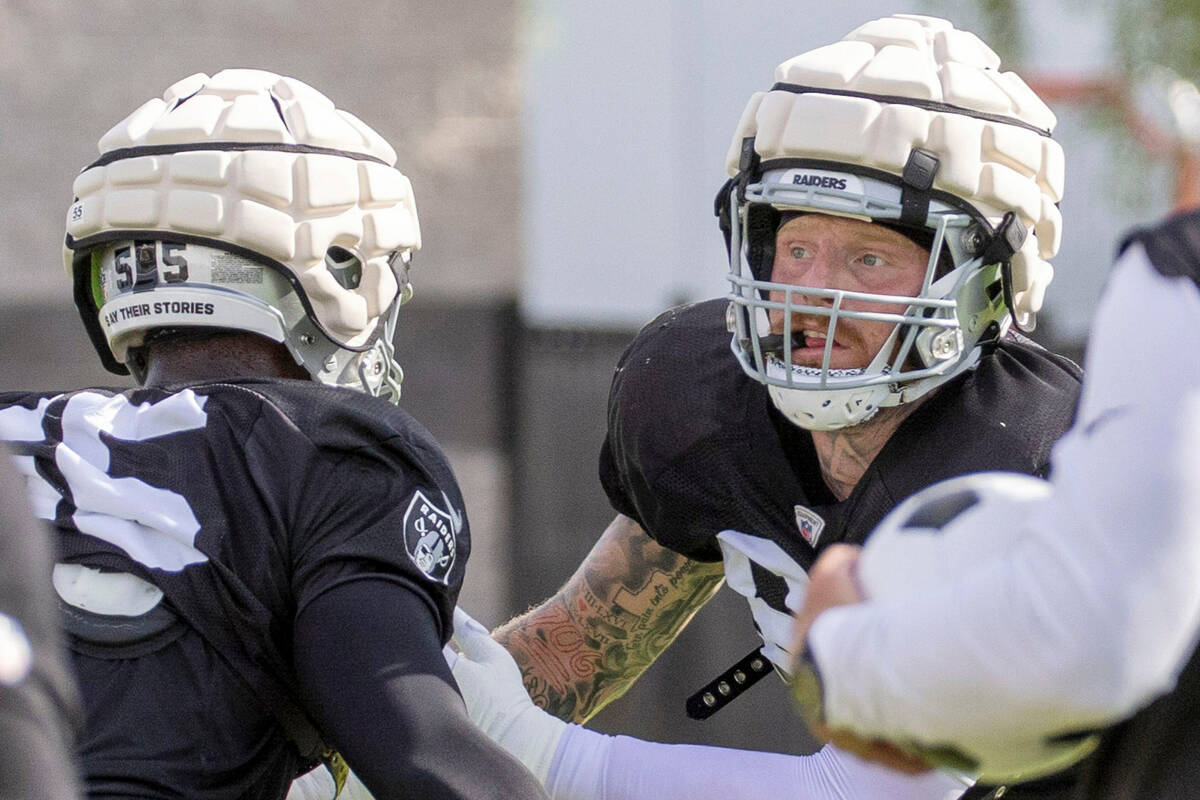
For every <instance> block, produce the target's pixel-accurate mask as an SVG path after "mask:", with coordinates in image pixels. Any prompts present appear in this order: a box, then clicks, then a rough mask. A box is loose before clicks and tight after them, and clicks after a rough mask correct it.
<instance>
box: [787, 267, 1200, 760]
mask: <svg viewBox="0 0 1200 800" xmlns="http://www.w3.org/2000/svg"><path fill="white" fill-rule="evenodd" d="M1052 486H1053V492H1052V495H1051V497H1050V499H1049V500H1048V501H1047V502H1046V503H1045V504H1044V505H1043V506H1042V507H1041V508H1040V509H1039V510H1038V511H1037V512H1036V513H1035V514H1034V516H1033V517H1032V519H1031V520H1030V521H1029V522H1028V523H1027V525H1026V526H1025V529H1024V530H1020V531H1005V530H1004V525H1005V521H1004V520H997V535H1000V536H1005V535H1008V536H1011V538H1012V540H1013V546H1012V548H1011V549H1010V550H1008V551H1005V552H1004V553H1003V554H1002V555H1000V556H998V557H994V558H992V559H989V560H987V561H986V562H981V563H979V564H977V565H976V566H975V568H974V569H973V570H971V571H969V572H967V573H963V574H961V575H959V576H956V578H955V580H954V581H953V582H952V583H944V584H942V585H938V586H919V587H914V588H913V589H912V591H911V592H909V593H908V594H905V595H901V596H894V597H893V596H890V597H889V598H888V599H887V601H886V602H868V603H864V604H861V605H856V606H845V607H840V608H835V609H831V610H829V611H827V612H826V613H824V614H822V615H821V616H820V617H818V619H817V621H816V623H815V624H814V625H813V627H812V629H811V631H810V633H809V639H808V644H809V647H810V650H811V652H812V655H813V658H814V661H815V663H816V664H817V666H818V669H819V671H820V673H821V677H822V682H823V686H824V700H825V713H826V719H827V721H828V722H829V723H830V724H831V725H833V726H835V727H845V728H849V729H851V730H854V731H857V732H859V733H860V734H864V735H868V736H879V737H883V738H887V739H891V740H895V741H905V740H910V741H911V740H915V741H921V742H926V743H944V742H963V741H967V740H968V739H974V740H977V741H978V740H979V739H980V737H983V738H990V737H995V738H997V739H1000V738H1003V737H1007V736H1021V735H1024V736H1028V735H1029V734H1031V733H1041V732H1044V733H1059V732H1064V731H1069V730H1080V729H1086V728H1089V727H1094V726H1097V725H1101V724H1105V723H1107V722H1111V721H1113V720H1115V719H1119V718H1121V717H1123V716H1125V715H1127V714H1128V713H1130V712H1131V711H1133V710H1135V709H1136V708H1138V707H1139V706H1140V705H1142V704H1144V703H1145V702H1147V701H1148V700H1150V699H1152V698H1153V697H1155V696H1157V695H1158V694H1161V693H1163V692H1165V691H1168V690H1169V689H1170V688H1171V687H1172V686H1173V684H1174V680H1175V678H1176V676H1177V675H1178V672H1179V670H1180V669H1181V668H1182V666H1183V665H1184V663H1185V662H1186V659H1187V657H1188V656H1189V655H1190V654H1191V652H1192V650H1193V649H1194V647H1195V635H1196V631H1197V629H1198V628H1200V580H1197V579H1196V576H1197V575H1200V535H1198V534H1200V522H1198V521H1200V293H1198V292H1197V288H1196V286H1195V284H1193V283H1192V282H1191V281H1190V280H1188V279H1184V278H1166V277H1163V276H1161V275H1160V274H1159V273H1157V272H1156V271H1155V270H1154V269H1153V266H1152V265H1151V264H1150V263H1149V261H1148V259H1147V257H1146V254H1145V251H1144V250H1143V249H1142V248H1141V246H1140V245H1137V246H1134V247H1131V248H1129V250H1127V251H1126V254H1125V255H1124V257H1123V258H1122V259H1121V260H1120V261H1118V263H1117V266H1116V268H1115V270H1114V274H1113V277H1112V279H1111V281H1110V284H1109V287H1108V289H1107V290H1106V293H1105V296H1104V299H1103V300H1102V301H1101V304H1100V307H1099V309H1098V313H1097V316H1096V319H1095V321H1094V323H1093V329H1092V338H1091V341H1090V344H1089V353H1088V371H1087V375H1086V378H1085V391H1084V396H1083V400H1082V403H1081V408H1080V412H1079V415H1078V419H1077V423H1076V425H1075V427H1074V428H1072V430H1071V431H1070V432H1069V433H1068V434H1067V435H1066V436H1065V437H1064V438H1063V440H1062V441H1061V442H1060V443H1059V444H1058V446H1057V447H1056V448H1055V451H1054V455H1053V477H1052ZM947 536H949V534H947ZM868 547H869V544H868Z"/></svg>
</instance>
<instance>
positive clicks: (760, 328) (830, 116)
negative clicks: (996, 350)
mask: <svg viewBox="0 0 1200 800" xmlns="http://www.w3.org/2000/svg"><path fill="white" fill-rule="evenodd" d="M999 66H1000V60H999V58H998V57H997V56H996V54H995V53H993V52H992V50H991V49H990V48H988V47H987V45H985V44H984V43H983V42H982V41H980V40H979V39H978V38H977V37H976V36H975V35H974V34H972V33H969V32H967V31H961V30H956V29H955V28H954V27H953V26H952V25H951V24H950V23H949V22H947V21H946V20H942V19H936V18H933V17H924V16H916V15H909V14H898V15H895V16H892V17H887V18H884V19H877V20H874V21H872V22H868V23H866V24H865V25H862V26H860V27H859V28H857V29H856V30H854V31H852V32H851V33H850V34H849V35H847V36H846V38H845V39H843V40H842V41H840V42H836V43H834V44H831V45H828V46H826V47H821V48H818V49H816V50H812V51H809V52H807V53H803V54H801V55H799V56H796V57H795V58H792V59H790V60H788V61H785V62H784V63H782V64H780V65H779V67H778V68H777V69H776V72H775V79H776V83H775V85H774V87H772V89H771V90H770V91H768V92H759V93H757V94H755V95H754V96H753V97H752V98H751V99H750V102H749V104H748V105H747V107H746V110H745V112H744V113H743V115H742V119H741V121H740V122H739V124H738V128H737V131H736V132H735V134H734V137H733V142H732V144H731V147H730V152H729V156H728V159H727V169H728V172H729V174H730V175H731V176H732V178H731V180H730V181H729V182H728V183H726V185H725V186H724V187H723V188H722V190H721V192H720V193H719V194H718V197H717V214H718V216H719V217H720V218H721V223H722V228H723V229H724V230H725V233H726V235H727V237H728V241H729V245H730V248H729V250H730V283H731V285H732V291H731V295H730V299H731V300H732V304H731V307H730V319H729V323H730V329H731V331H732V333H733V342H732V346H733V350H734V353H735V354H736V355H737V357H738V359H739V361H740V362H741V363H742V366H743V368H744V369H745V370H746V371H747V373H749V374H750V375H751V376H752V377H754V378H756V379H757V380H760V381H762V382H763V383H765V384H767V385H768V387H769V389H770V393H771V397H772V399H773V401H774V402H775V404H776V406H778V407H779V409H780V410H781V411H783V412H784V413H785V414H786V415H787V416H788V418H789V419H791V420H792V421H793V422H794V423H796V424H797V425H800V426H802V427H805V428H809V429H813V430H832V429H836V428H841V427H844V426H846V425H854V424H857V423H859V422H863V421H865V420H867V419H869V418H870V417H871V416H872V415H874V414H875V413H876V412H877V411H878V409H879V408H880V407H881V406H890V405H898V404H900V403H904V402H907V401H910V400H914V399H916V398H918V397H920V396H921V395H923V394H924V393H926V392H927V391H929V390H930V389H932V388H934V387H935V386H937V385H938V384H940V383H943V382H945V381H946V380H948V379H950V378H951V377H953V376H955V375H957V374H960V373H961V372H962V371H963V370H965V369H967V368H969V367H970V365H971V364H973V363H974V362H975V361H976V360H977V359H978V357H979V355H980V345H981V344H984V343H986V342H988V341H991V340H993V339H995V338H996V337H997V336H999V335H1000V334H1002V333H1003V332H1004V331H1006V330H1007V329H1008V327H1009V326H1010V325H1012V324H1013V323H1014V322H1015V324H1016V327H1017V328H1019V329H1022V330H1029V329H1031V328H1032V327H1033V325H1034V320H1035V314H1036V312H1037V311H1038V310H1039V309H1040V308H1041V305H1042V300H1043V296H1044V293H1045V290H1046V286H1047V285H1048V284H1049V283H1050V279H1051V277H1052V275H1053V270H1052V269H1051V266H1050V264H1049V263H1048V259H1050V258H1051V257H1053V256H1054V254H1055V253H1056V252H1057V251H1058V246H1059V242H1060V238H1061V226H1062V217H1061V215H1060V214H1059V211H1058V206H1057V203H1058V202H1059V200H1060V198H1061V196H1062V190H1063V153H1062V149H1061V147H1060V146H1059V145H1058V143H1057V142H1055V141H1054V140H1053V139H1051V138H1050V133H1051V130H1052V129H1053V127H1054V124H1055V118H1054V115H1053V114H1052V113H1051V112H1050V110H1049V109H1048V108H1047V107H1046V106H1045V104H1043V103H1042V102H1041V100H1040V99H1038V97H1037V96H1036V95H1035V94H1034V93H1033V91H1032V90H1030V89H1029V87H1028V86H1026V85H1025V83H1024V82H1023V81H1022V80H1021V79H1020V78H1019V77H1018V76H1017V75H1015V74H1014V73H1012V72H1001V71H1000V70H999ZM784 211H808V212H814V213H824V214H836V215H843V216H849V217H852V218H855V219H860V220H867V221H872V222H882V223H885V224H888V225H892V226H899V227H900V228H901V229H908V230H914V231H925V235H926V236H927V238H928V240H929V241H930V242H931V247H930V256H929V263H928V265H927V269H926V275H925V280H924V284H923V289H922V291H921V293H920V295H919V296H915V297H895V296H878V295H867V294H864V293H860V292H851V291H841V290H837V289H830V288H829V287H797V286H791V285H787V284H774V283H771V281H770V278H771V267H772V261H773V251H774V237H775V232H776V228H777V227H778V223H779V220H780V213H781V212H784ZM772 291H774V292H777V293H782V294H784V295H785V298H786V299H785V300H784V301H783V302H782V303H781V302H774V303H772V302H771V301H769V300H768V295H769V293H770V292H772ZM846 301H851V303H852V305H853V306H854V309H855V310H850V309H847V308H845V307H843V304H844V303H845V302H846ZM872 304H874V305H876V306H878V308H879V310H878V311H863V310H861V308H862V307H864V306H866V307H872ZM885 306H886V307H891V309H894V308H895V307H897V306H899V307H901V308H906V310H905V311H903V313H899V314H898V313H894V312H893V311H891V310H890V309H889V308H886V307H885ZM771 309H773V310H776V311H780V310H782V311H783V313H784V315H785V319H787V320H790V319H791V318H792V315H794V314H796V315H806V316H807V317H810V318H811V317H813V316H816V317H821V318H824V319H827V320H828V323H827V325H828V327H827V331H826V333H827V335H826V342H827V345H826V350H825V358H824V363H823V365H822V366H821V367H820V368H816V367H801V366H799V365H795V364H793V363H792V357H791V347H792V343H791V338H790V331H789V335H785V336H783V337H779V336H775V337H770V331H769V325H768V320H767V312H768V310H771ZM845 319H859V320H874V321H885V322H894V323H896V326H895V329H894V331H893V333H892V336H891V338H890V339H889V340H888V341H887V342H886V343H885V344H884V346H883V347H882V348H881V350H880V351H879V352H878V354H877V355H876V356H875V358H874V360H873V361H872V362H871V363H870V364H869V365H868V366H866V367H865V368H861V369H842V370H835V369H831V368H830V367H829V358H830V352H831V347H832V343H833V341H834V329H835V328H836V326H837V324H838V321H839V320H845ZM789 329H790V323H789ZM779 339H781V340H782V343H779V342H777V341H776V340H779Z"/></svg>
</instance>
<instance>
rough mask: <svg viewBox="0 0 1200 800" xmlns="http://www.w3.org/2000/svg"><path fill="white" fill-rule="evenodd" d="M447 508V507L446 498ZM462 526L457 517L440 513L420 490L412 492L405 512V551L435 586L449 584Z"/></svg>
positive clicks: (448, 513) (447, 513)
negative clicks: (433, 581)
mask: <svg viewBox="0 0 1200 800" xmlns="http://www.w3.org/2000/svg"><path fill="white" fill-rule="evenodd" d="M446 505H447V507H449V506H450V503H449V499H447V501H446ZM452 510H453V509H452ZM461 526H462V517H461V516H460V515H458V514H456V513H451V512H449V511H443V510H442V509H441V508H440V507H439V506H438V505H437V504H436V503H434V502H433V501H432V500H430V499H429V498H428V497H426V496H425V493H424V492H422V491H421V490H420V489H418V490H417V491H416V492H414V493H413V496H412V500H410V501H409V503H408V510H407V511H405V512H404V549H405V550H407V551H408V557H409V558H411V559H412V562H413V563H414V564H416V565H417V569H419V570H421V572H423V573H425V574H426V575H428V576H429V577H430V578H431V579H432V580H435V581H437V582H438V583H448V582H449V580H450V570H451V569H453V568H454V558H455V556H456V555H457V552H458V541H457V539H456V538H455V537H456V536H457V534H458V530H459V528H460V527H461Z"/></svg>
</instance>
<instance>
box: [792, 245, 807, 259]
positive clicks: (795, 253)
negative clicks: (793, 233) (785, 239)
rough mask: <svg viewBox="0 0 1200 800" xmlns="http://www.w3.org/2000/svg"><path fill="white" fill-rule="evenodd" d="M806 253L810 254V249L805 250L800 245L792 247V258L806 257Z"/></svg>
mask: <svg viewBox="0 0 1200 800" xmlns="http://www.w3.org/2000/svg"><path fill="white" fill-rule="evenodd" d="M806 255H808V251H807V250H805V249H804V248H803V247H799V246H793V247H792V258H804V257H805V256H806Z"/></svg>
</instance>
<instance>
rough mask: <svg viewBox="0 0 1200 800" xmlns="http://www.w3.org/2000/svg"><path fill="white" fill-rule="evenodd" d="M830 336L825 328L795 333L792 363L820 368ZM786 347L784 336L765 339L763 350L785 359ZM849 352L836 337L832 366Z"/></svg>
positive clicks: (803, 329)
mask: <svg viewBox="0 0 1200 800" xmlns="http://www.w3.org/2000/svg"><path fill="white" fill-rule="evenodd" d="M828 336H829V332H828V331H827V330H825V329H824V328H821V329H816V328H802V329H800V330H798V331H793V332H792V348H791V362H792V363H793V364H800V365H803V366H814V367H819V366H820V365H821V363H822V362H823V361H824V359H825V346H826V344H828V342H829V339H828ZM784 345H785V340H784V337H783V335H782V334H773V335H771V336H767V337H763V349H764V350H767V351H770V352H774V353H776V354H778V355H779V357H780V358H784V357H785V354H784ZM849 350H850V347H849V346H848V345H846V344H845V343H844V342H842V341H841V340H840V339H839V338H838V337H837V336H835V337H834V339H833V347H832V348H830V354H829V355H830V363H831V366H832V365H834V364H837V362H839V361H841V360H842V359H841V358H839V357H838V356H840V355H841V356H844V355H846V354H848V351H849ZM839 366H840V365H839Z"/></svg>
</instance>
